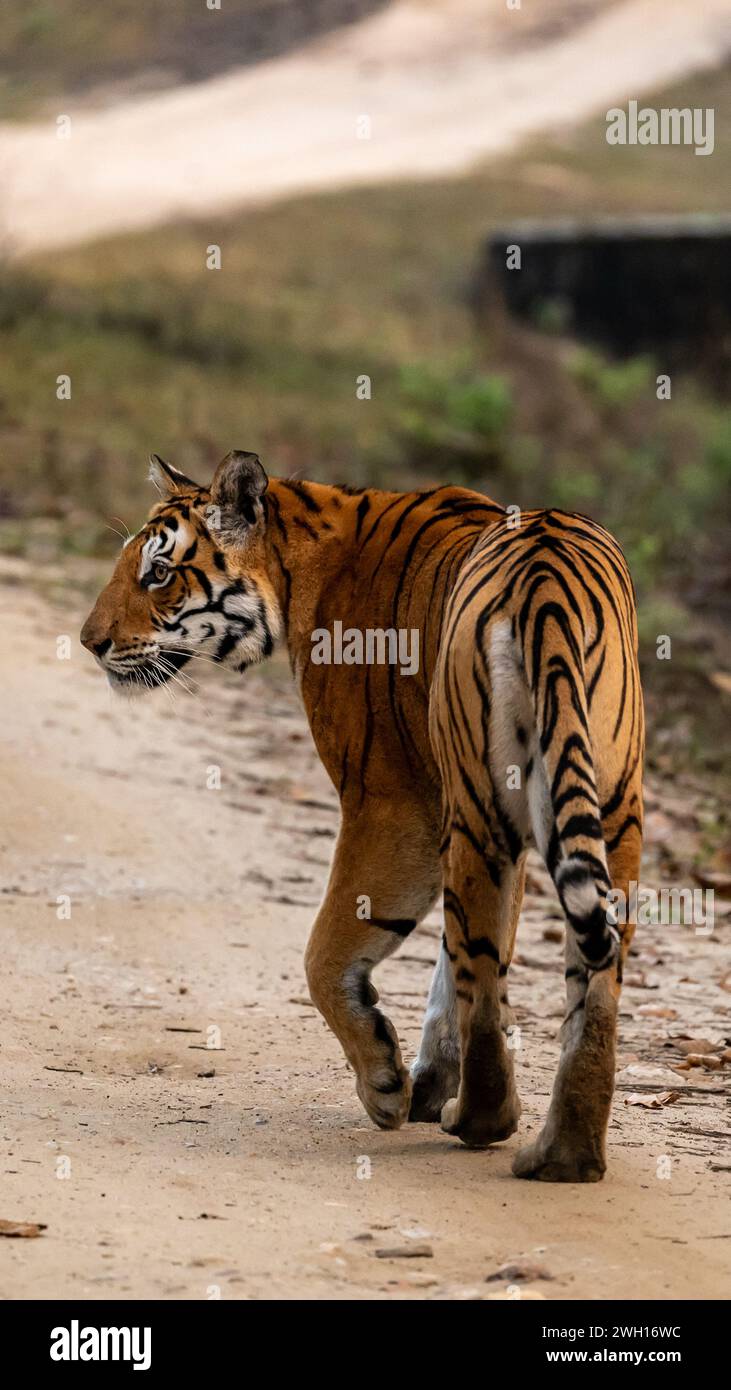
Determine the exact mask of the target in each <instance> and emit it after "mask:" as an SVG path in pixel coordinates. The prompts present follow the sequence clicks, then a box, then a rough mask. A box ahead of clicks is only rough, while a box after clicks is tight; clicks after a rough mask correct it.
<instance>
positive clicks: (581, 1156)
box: [513, 1134, 607, 1182]
mask: <svg viewBox="0 0 731 1390" xmlns="http://www.w3.org/2000/svg"><path fill="white" fill-rule="evenodd" d="M606 1169H607V1164H606V1160H605V1158H604V1154H603V1153H602V1152H601V1149H600V1148H599V1147H598V1146H591V1145H589V1146H588V1147H586V1148H583V1149H576V1148H575V1147H573V1146H572V1145H571V1144H570V1143H568V1142H567V1141H563V1142H562V1141H561V1140H560V1139H553V1140H552V1141H548V1140H546V1139H544V1138H543V1136H542V1135H540V1134H539V1136H538V1138H537V1139H535V1140H534V1142H533V1143H532V1144H526V1145H525V1146H524V1147H523V1148H522V1149H519V1150H518V1152H517V1154H516V1155H515V1158H514V1159H513V1173H514V1174H515V1177H516V1178H532V1179H534V1180H535V1181H537V1182H601V1179H602V1178H603V1177H604V1174H605V1172H606Z"/></svg>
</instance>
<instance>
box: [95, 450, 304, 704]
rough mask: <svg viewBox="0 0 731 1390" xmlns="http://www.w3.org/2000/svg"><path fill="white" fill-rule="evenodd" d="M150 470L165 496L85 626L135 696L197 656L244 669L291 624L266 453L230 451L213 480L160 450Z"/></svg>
mask: <svg viewBox="0 0 731 1390" xmlns="http://www.w3.org/2000/svg"><path fill="white" fill-rule="evenodd" d="M150 477H151V479H152V481H153V482H154V484H155V486H156V487H157V489H158V491H159V493H160V501H159V502H158V503H157V505H156V506H155V507H153V509H152V512H151V513H150V516H149V518H148V520H147V521H146V522H145V524H144V526H143V527H142V529H141V531H138V532H137V535H136V536H131V537H130V539H129V540H127V541H126V542H125V544H124V547H123V549H122V553H121V555H120V556H119V559H118V560H117V564H116V566H115V569H114V573H113V574H112V577H111V579H110V580H109V583H108V584H107V585H106V588H104V589H103V590H102V592H101V593H100V595H99V597H98V599H97V601H96V603H95V604H94V607H93V609H92V611H91V613H90V614H89V617H88V618H87V620H86V622H85V623H84V626H83V628H82V631H81V641H82V643H83V645H84V646H85V647H86V648H87V649H88V650H89V651H90V652H92V653H93V655H94V656H95V657H96V659H97V661H98V662H99V664H100V666H101V667H102V669H103V670H104V671H105V672H106V674H107V677H108V679H109V683H110V685H111V686H112V688H113V689H114V690H118V691H121V692H124V693H126V694H130V695H134V694H141V693H142V692H143V691H145V690H148V689H151V688H153V687H154V686H157V685H164V684H165V683H166V682H167V681H169V680H170V679H171V678H172V677H173V676H174V674H175V673H176V672H177V671H179V670H180V669H181V667H183V666H185V665H186V664H187V663H188V662H189V661H191V660H192V659H193V658H194V657H196V656H206V657H208V658H210V659H213V660H214V661H219V662H221V663H223V664H225V665H226V666H230V667H232V668H233V669H234V670H236V671H244V670H245V669H246V667H247V666H250V665H251V664H252V663H253V662H257V661H261V660H262V659H263V658H264V657H265V656H268V655H269V653H270V652H271V650H272V648H273V646H274V642H275V641H276V638H277V637H278V635H279V631H280V627H281V614H280V610H279V606H278V603H277V600H276V597H275V593H274V589H273V587H272V584H271V582H270V580H269V578H268V576H267V571H266V563H265V553H264V540H263V536H264V503H263V500H262V499H263V497H264V493H265V492H266V488H267V484H268V479H267V475H266V473H265V472H264V469H263V468H262V466H261V463H260V462H259V459H258V458H257V456H256V454H249V453H242V452H234V453H231V454H228V455H227V457H226V458H225V459H224V460H223V462H222V463H221V464H219V466H218V468H217V469H216V473H215V475H214V478H213V482H212V483H211V485H210V488H204V487H201V486H200V485H199V484H198V483H194V482H191V480H190V478H186V477H185V475H184V474H183V473H181V472H179V471H178V469H177V468H173V467H172V465H171V464H169V463H164V462H163V460H162V459H161V458H158V456H157V455H156V454H155V455H153V457H152V458H151V460H150Z"/></svg>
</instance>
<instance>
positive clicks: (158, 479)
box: [148, 454, 200, 497]
mask: <svg viewBox="0 0 731 1390" xmlns="http://www.w3.org/2000/svg"><path fill="white" fill-rule="evenodd" d="M148 476H149V479H150V482H151V483H154V484H155V487H156V488H157V490H158V492H159V493H160V495H161V496H162V497H177V496H178V495H179V494H180V493H182V492H200V483H194V482H193V480H192V479H191V478H186V476H185V474H184V473H181V472H180V469H179V468H173V465H172V464H171V463H166V462H165V460H164V459H161V458H160V455H159V454H150V472H149V474H148Z"/></svg>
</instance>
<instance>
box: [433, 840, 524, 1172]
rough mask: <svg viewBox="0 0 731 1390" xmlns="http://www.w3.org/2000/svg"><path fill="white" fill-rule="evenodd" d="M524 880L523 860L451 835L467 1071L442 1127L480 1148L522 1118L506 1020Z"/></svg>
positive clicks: (449, 887) (449, 878)
mask: <svg viewBox="0 0 731 1390" xmlns="http://www.w3.org/2000/svg"><path fill="white" fill-rule="evenodd" d="M522 884H523V863H522V860H521V861H520V862H519V864H517V865H515V864H513V863H511V862H510V861H509V860H501V861H499V862H490V863H486V859H485V856H484V854H483V853H482V852H480V851H479V850H478V849H477V848H476V847H475V846H474V845H473V844H472V842H471V840H470V839H468V838H464V837H462V836H461V835H460V834H458V833H454V834H453V835H452V838H451V840H450V844H449V848H448V850H447V853H446V857H445V889H444V913H445V921H446V940H447V954H448V956H449V960H450V964H451V966H452V972H453V976H454V985H455V993H456V997H457V1018H458V1027H459V1038H460V1051H461V1076H460V1085H459V1092H458V1094H457V1096H456V1097H454V1098H453V1099H450V1100H448V1101H447V1103H446V1105H445V1106H444V1109H443V1111H442V1129H444V1130H446V1132H447V1133H448V1134H455V1135H457V1136H458V1138H460V1139H461V1140H462V1141H463V1143H465V1144H467V1145H469V1146H471V1147H475V1148H486V1147H487V1146H488V1145H489V1144H494V1143H498V1142H499V1141H500V1140H502V1139H507V1138H508V1137H509V1136H510V1135H511V1134H513V1133H514V1131H515V1130H516V1129H517V1127H518V1119H519V1117H520V1102H519V1100H518V1096H517V1092H516V1089H515V1082H514V1079H513V1066H512V1059H511V1056H510V1052H509V1050H508V1047H507V1043H506V1039H505V1033H504V1029H503V1022H504V1017H505V1006H506V1002H507V997H506V995H505V990H504V985H505V979H506V976H507V971H508V965H509V960H510V955H511V952H512V943H513V938H514V935H515V924H516V922H517V917H518V913H519V911H520V899H521V897H522ZM501 996H502V997H501Z"/></svg>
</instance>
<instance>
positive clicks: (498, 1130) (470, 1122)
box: [442, 1094, 520, 1149]
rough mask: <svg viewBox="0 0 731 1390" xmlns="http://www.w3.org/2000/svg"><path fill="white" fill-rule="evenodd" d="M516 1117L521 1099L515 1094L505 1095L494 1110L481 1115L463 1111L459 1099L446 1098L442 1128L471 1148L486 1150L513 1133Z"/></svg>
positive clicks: (516, 1125)
mask: <svg viewBox="0 0 731 1390" xmlns="http://www.w3.org/2000/svg"><path fill="white" fill-rule="evenodd" d="M519 1119H520V1101H519V1100H518V1097H517V1096H516V1095H515V1094H512V1095H509V1096H507V1097H506V1099H505V1100H504V1101H503V1104H502V1105H501V1106H499V1108H498V1109H497V1110H495V1111H492V1112H489V1113H487V1114H484V1115H479V1114H478V1115H470V1114H469V1112H467V1113H464V1111H462V1109H461V1102H460V1101H459V1099H455V1100H448V1101H447V1103H446V1105H445V1106H444V1108H443V1110H442V1129H443V1130H444V1132H445V1134H454V1135H455V1136H456V1137H457V1139H461V1140H462V1143H463V1144H466V1145H467V1147H468V1148H470V1149H487V1148H489V1147H490V1145H491V1144H499V1143H501V1142H502V1140H503V1139H509V1138H510V1136H511V1134H515V1131H516V1129H517V1128H518V1120H519Z"/></svg>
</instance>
